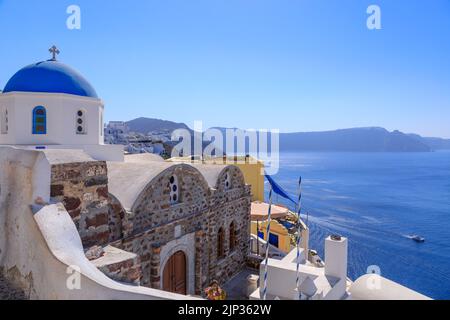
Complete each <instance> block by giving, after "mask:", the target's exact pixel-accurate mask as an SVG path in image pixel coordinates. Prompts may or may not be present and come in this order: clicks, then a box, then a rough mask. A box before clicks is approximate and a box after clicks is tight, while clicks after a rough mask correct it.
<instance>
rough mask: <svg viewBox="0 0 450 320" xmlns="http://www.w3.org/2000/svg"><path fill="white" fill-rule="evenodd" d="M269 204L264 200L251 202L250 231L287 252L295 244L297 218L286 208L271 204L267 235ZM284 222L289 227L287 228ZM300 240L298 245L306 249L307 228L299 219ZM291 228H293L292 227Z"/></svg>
mask: <svg viewBox="0 0 450 320" xmlns="http://www.w3.org/2000/svg"><path fill="white" fill-rule="evenodd" d="M268 210H269V204H268V203H264V202H253V203H252V207H251V220H252V222H251V233H252V234H253V235H255V236H257V237H259V238H261V239H264V240H265V241H268V242H269V243H270V244H271V245H273V246H274V247H276V248H278V249H280V250H281V251H283V252H284V253H289V252H290V251H291V250H292V249H293V248H294V247H295V246H296V235H295V234H296V232H297V229H296V228H295V226H296V225H297V223H298V222H297V221H298V220H297V218H296V216H295V214H294V213H292V212H291V211H290V210H289V209H288V208H286V207H284V206H281V205H272V209H271V217H272V220H271V222H270V231H269V236H268V235H267V223H268V222H267V214H268ZM283 223H284V224H286V226H288V227H289V228H290V229H291V232H292V233H289V230H288V228H287V227H286V226H284V225H283ZM300 224H301V240H300V246H301V247H302V248H304V249H305V250H308V246H309V229H308V228H307V227H306V225H305V223H304V222H303V221H302V220H300ZM292 228H293V229H292Z"/></svg>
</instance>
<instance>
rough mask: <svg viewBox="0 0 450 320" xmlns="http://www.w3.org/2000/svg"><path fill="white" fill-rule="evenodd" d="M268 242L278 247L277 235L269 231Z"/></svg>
mask: <svg viewBox="0 0 450 320" xmlns="http://www.w3.org/2000/svg"><path fill="white" fill-rule="evenodd" d="M269 243H270V244H271V245H273V246H274V247H276V248H278V236H277V235H276V234H273V233H269Z"/></svg>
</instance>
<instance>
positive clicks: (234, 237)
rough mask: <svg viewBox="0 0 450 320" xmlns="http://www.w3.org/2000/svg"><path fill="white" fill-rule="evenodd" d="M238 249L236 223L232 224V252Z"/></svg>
mask: <svg viewBox="0 0 450 320" xmlns="http://www.w3.org/2000/svg"><path fill="white" fill-rule="evenodd" d="M235 248H236V227H235V224H234V221H233V222H231V223H230V251H233V250H234V249H235Z"/></svg>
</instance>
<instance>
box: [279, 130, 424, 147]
mask: <svg viewBox="0 0 450 320" xmlns="http://www.w3.org/2000/svg"><path fill="white" fill-rule="evenodd" d="M280 149H281V151H299V150H309V151H359V152H429V151H432V148H431V147H430V146H429V145H428V144H427V143H425V141H422V140H420V139H417V138H415V137H412V136H410V135H407V134H404V133H402V132H400V131H393V132H389V131H387V130H386V129H383V128H376V127H373V128H353V129H341V130H335V131H324V132H301V133H285V134H281V135H280Z"/></svg>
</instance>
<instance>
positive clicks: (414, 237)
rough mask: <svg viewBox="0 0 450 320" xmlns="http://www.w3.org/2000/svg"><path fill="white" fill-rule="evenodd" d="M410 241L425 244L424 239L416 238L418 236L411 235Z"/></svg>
mask: <svg viewBox="0 0 450 320" xmlns="http://www.w3.org/2000/svg"><path fill="white" fill-rule="evenodd" d="M411 239H412V240H414V241H415V242H419V243H423V242H425V238H424V237H421V236H418V235H412V236H411Z"/></svg>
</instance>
